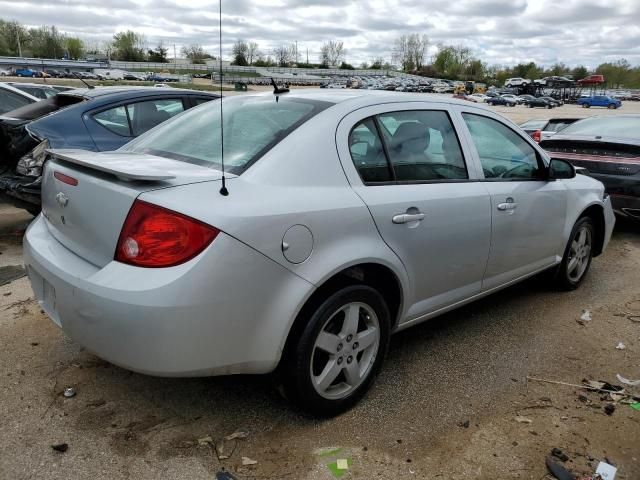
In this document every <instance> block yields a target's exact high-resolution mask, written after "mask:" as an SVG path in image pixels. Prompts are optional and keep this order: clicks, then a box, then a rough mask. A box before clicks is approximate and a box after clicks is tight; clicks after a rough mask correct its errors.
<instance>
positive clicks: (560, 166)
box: [549, 158, 576, 180]
mask: <svg viewBox="0 0 640 480" xmlns="http://www.w3.org/2000/svg"><path fill="white" fill-rule="evenodd" d="M575 176H576V169H575V167H574V166H573V165H571V164H570V163H569V162H567V161H566V160H561V159H559V158H553V159H552V160H551V163H550V164H549V180H557V179H560V178H574V177H575Z"/></svg>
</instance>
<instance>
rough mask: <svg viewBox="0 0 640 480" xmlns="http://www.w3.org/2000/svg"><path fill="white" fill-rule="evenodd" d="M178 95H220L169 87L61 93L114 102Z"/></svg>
mask: <svg viewBox="0 0 640 480" xmlns="http://www.w3.org/2000/svg"><path fill="white" fill-rule="evenodd" d="M169 92H171V93H178V94H183V95H184V94H186V95H196V94H199V95H200V94H201V95H210V96H216V97H218V96H219V94H216V93H215V92H208V91H203V90H190V89H188V88H174V87H169V88H163V89H160V88H157V87H135V86H132V87H127V86H124V87H96V88H76V89H74V90H68V91H66V92H61V93H60V95H75V96H81V97H84V98H87V99H91V98H105V97H108V96H109V97H113V98H112V99H113V100H116V99H117V97H120V96H122V97H123V98H126V97H127V96H129V95H130V94H131V93H136V95H138V96H145V95H149V96H151V95H160V94H166V93H169Z"/></svg>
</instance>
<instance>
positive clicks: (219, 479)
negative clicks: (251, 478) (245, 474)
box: [216, 470, 236, 480]
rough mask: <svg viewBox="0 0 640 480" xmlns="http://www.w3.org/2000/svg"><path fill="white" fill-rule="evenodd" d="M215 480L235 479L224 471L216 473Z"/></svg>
mask: <svg viewBox="0 0 640 480" xmlns="http://www.w3.org/2000/svg"><path fill="white" fill-rule="evenodd" d="M216 480H236V477H234V476H233V475H231V473H229V472H225V471H224V470H223V471H221V472H217V473H216Z"/></svg>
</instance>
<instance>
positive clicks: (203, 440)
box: [198, 435, 213, 445]
mask: <svg viewBox="0 0 640 480" xmlns="http://www.w3.org/2000/svg"><path fill="white" fill-rule="evenodd" d="M198 445H213V439H212V438H211V436H210V435H207V436H206V437H202V438H199V439H198Z"/></svg>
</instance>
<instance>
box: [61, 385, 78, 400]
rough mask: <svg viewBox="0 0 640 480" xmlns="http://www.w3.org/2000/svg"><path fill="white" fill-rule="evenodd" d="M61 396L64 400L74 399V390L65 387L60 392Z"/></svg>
mask: <svg viewBox="0 0 640 480" xmlns="http://www.w3.org/2000/svg"><path fill="white" fill-rule="evenodd" d="M62 395H63V396H64V398H71V397H75V396H76V389H75V388H73V387H67V388H65V389H64V391H63V392H62Z"/></svg>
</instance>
